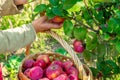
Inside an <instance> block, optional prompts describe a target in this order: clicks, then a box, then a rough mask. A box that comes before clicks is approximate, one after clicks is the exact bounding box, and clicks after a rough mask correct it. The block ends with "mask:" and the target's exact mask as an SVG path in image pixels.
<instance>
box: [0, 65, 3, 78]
mask: <svg viewBox="0 0 120 80" xmlns="http://www.w3.org/2000/svg"><path fill="white" fill-rule="evenodd" d="M0 80H3V75H2V65H1V64H0Z"/></svg>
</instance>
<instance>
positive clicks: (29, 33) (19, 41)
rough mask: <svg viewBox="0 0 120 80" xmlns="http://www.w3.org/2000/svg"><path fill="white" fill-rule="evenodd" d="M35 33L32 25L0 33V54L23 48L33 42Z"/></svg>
mask: <svg viewBox="0 0 120 80" xmlns="http://www.w3.org/2000/svg"><path fill="white" fill-rule="evenodd" d="M35 37H36V32H35V30H34V27H33V26H32V24H27V25H23V26H21V27H18V28H14V29H8V30H3V31H0V53H2V52H10V51H13V50H18V49H19V48H22V47H25V46H26V45H28V44H30V43H32V42H33V41H34V40H35Z"/></svg>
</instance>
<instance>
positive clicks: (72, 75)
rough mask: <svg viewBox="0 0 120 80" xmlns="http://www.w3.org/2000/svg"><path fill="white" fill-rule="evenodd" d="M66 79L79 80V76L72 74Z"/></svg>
mask: <svg viewBox="0 0 120 80" xmlns="http://www.w3.org/2000/svg"><path fill="white" fill-rule="evenodd" d="M66 80H78V77H77V76H76V75H74V74H70V75H69V76H68V78H67V79H66Z"/></svg>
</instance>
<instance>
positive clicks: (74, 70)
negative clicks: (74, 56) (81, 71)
mask: <svg viewBox="0 0 120 80" xmlns="http://www.w3.org/2000/svg"><path fill="white" fill-rule="evenodd" d="M66 72H67V74H68V75H69V74H74V75H76V76H78V70H77V69H76V68H75V67H74V66H71V67H70V68H69V69H67V71H66Z"/></svg>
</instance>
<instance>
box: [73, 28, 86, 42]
mask: <svg viewBox="0 0 120 80" xmlns="http://www.w3.org/2000/svg"><path fill="white" fill-rule="evenodd" d="M86 33H87V29H86V28H84V27H79V28H77V27H75V28H74V32H73V34H74V37H75V38H76V39H78V40H84V39H85V37H86Z"/></svg>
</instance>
